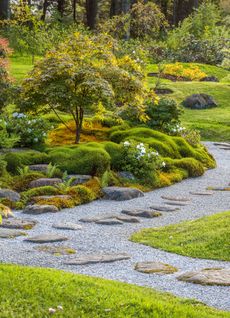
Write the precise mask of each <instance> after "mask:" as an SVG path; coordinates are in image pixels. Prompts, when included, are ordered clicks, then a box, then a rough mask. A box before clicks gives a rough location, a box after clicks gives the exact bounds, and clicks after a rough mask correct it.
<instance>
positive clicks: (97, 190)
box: [84, 177, 102, 199]
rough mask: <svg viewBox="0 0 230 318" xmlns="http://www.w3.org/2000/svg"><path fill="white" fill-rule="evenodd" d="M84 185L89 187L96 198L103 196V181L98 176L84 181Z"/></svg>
mask: <svg viewBox="0 0 230 318" xmlns="http://www.w3.org/2000/svg"><path fill="white" fill-rule="evenodd" d="M84 186H85V187H87V188H89V189H90V190H91V191H92V192H93V194H94V199H98V198H100V197H101V196H102V191H101V183H100V180H99V179H98V178H95V177H94V178H92V179H90V180H89V181H87V182H85V183H84Z"/></svg>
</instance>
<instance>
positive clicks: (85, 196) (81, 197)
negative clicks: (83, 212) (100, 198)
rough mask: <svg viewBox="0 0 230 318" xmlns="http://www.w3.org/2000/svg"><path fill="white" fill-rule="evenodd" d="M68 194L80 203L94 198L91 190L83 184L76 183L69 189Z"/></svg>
mask: <svg viewBox="0 0 230 318" xmlns="http://www.w3.org/2000/svg"><path fill="white" fill-rule="evenodd" d="M69 194H70V195H71V196H72V197H74V199H77V201H79V202H80V203H88V202H91V201H93V200H94V199H95V194H94V193H93V191H92V190H91V189H90V188H89V187H86V186H84V185H77V186H74V187H72V188H71V189H70V191H69Z"/></svg>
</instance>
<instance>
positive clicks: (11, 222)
mask: <svg viewBox="0 0 230 318" xmlns="http://www.w3.org/2000/svg"><path fill="white" fill-rule="evenodd" d="M36 224H37V221H34V220H29V219H16V218H11V219H3V220H2V223H1V225H0V227H2V228H7V229H17V230H30V229H32V228H33V227H34V226H35V225H36Z"/></svg>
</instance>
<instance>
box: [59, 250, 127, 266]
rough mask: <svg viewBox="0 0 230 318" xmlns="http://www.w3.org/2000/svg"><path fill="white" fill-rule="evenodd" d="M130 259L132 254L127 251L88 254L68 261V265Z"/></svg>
mask: <svg viewBox="0 0 230 318" xmlns="http://www.w3.org/2000/svg"><path fill="white" fill-rule="evenodd" d="M127 259H130V256H129V255H128V254H126V253H118V254H116V253H113V254H88V255H84V256H78V257H76V258H74V259H72V260H70V261H68V262H65V264H66V265H86V264H95V263H111V262H116V261H122V260H127Z"/></svg>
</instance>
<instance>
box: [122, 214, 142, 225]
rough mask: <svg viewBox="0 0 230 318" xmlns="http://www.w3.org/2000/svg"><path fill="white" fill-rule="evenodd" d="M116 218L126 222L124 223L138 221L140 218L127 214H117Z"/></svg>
mask: <svg viewBox="0 0 230 318" xmlns="http://www.w3.org/2000/svg"><path fill="white" fill-rule="evenodd" d="M117 219H118V220H120V221H122V222H126V223H140V220H139V219H138V218H136V217H135V216H128V215H125V214H124V215H118V216H117Z"/></svg>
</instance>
